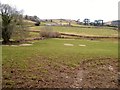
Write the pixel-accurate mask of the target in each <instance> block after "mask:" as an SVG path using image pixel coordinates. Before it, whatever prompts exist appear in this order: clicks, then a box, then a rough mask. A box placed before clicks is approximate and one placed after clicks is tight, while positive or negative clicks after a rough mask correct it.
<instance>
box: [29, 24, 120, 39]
mask: <svg viewBox="0 0 120 90" xmlns="http://www.w3.org/2000/svg"><path fill="white" fill-rule="evenodd" d="M43 27H44V26H38V27H31V28H30V30H38V31H39V30H42V28H43ZM50 28H51V29H52V30H53V31H57V32H62V33H72V34H78V35H88V36H116V37H117V36H118V31H117V30H112V29H110V28H80V27H60V26H50Z"/></svg>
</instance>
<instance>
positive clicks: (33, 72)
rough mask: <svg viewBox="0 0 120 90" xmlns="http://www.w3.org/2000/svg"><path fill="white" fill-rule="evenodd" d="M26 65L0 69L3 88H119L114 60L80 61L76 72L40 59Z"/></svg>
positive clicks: (56, 63) (116, 65)
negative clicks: (26, 66) (25, 67)
mask: <svg viewBox="0 0 120 90" xmlns="http://www.w3.org/2000/svg"><path fill="white" fill-rule="evenodd" d="M28 63H29V66H28V68H27V69H20V68H17V66H16V67H11V68H8V67H7V66H4V65H3V71H2V72H3V83H2V85H3V88H11V87H12V88H31V87H33V88H118V59H117V58H114V59H113V58H97V59H94V60H93V59H89V60H83V61H81V63H80V65H79V66H77V67H75V68H70V67H68V66H67V65H65V64H63V63H58V62H52V61H48V60H47V59H46V58H41V57H38V58H36V60H34V63H33V61H32V60H30V59H29V61H28ZM40 63H42V64H40ZM43 63H44V64H43Z"/></svg>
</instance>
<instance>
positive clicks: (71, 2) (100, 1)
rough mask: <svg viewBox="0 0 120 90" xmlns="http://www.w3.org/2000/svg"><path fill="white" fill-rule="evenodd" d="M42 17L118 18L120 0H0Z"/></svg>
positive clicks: (105, 19)
mask: <svg viewBox="0 0 120 90" xmlns="http://www.w3.org/2000/svg"><path fill="white" fill-rule="evenodd" d="M0 2H1V3H7V4H10V5H12V6H16V7H17V9H18V10H21V9H23V10H24V14H27V15H37V16H38V17H39V18H40V19H61V18H62V19H75V20H77V19H80V20H81V21H82V20H83V19H84V18H89V19H91V20H92V21H93V20H95V19H103V20H104V21H111V20H117V19H118V2H119V0H0Z"/></svg>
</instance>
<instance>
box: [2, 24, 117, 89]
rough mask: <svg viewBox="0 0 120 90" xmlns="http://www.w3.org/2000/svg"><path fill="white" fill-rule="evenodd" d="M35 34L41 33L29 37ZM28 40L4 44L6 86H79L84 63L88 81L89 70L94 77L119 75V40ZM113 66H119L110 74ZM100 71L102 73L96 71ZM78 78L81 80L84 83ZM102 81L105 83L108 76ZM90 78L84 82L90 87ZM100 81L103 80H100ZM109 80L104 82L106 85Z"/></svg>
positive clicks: (103, 32)
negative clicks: (23, 42)
mask: <svg viewBox="0 0 120 90" xmlns="http://www.w3.org/2000/svg"><path fill="white" fill-rule="evenodd" d="M43 27H44V26H38V27H29V28H30V30H42V28H43ZM51 28H52V30H53V31H57V32H63V33H73V34H80V35H89V36H90V35H96V36H117V34H118V32H117V31H116V30H112V29H108V28H80V27H60V26H51ZM31 37H32V38H34V37H39V33H36V32H30V33H29V38H31ZM25 43H26V44H30V46H20V45H3V46H2V69H3V70H2V74H3V84H2V85H3V87H15V88H21V87H33V88H34V87H37V88H41V87H48V88H49V87H50V88H51V87H58V88H59V87H62V88H63V87H65V88H66V87H67V88H68V87H72V88H74V86H75V87H77V86H76V85H78V84H76V83H75V82H76V78H78V79H79V78H80V76H81V75H80V76H79V72H81V71H79V70H81V67H82V66H84V67H82V69H83V70H84V71H85V70H87V71H85V74H84V75H85V77H84V80H86V81H87V80H89V79H88V77H87V74H86V72H89V73H88V75H91V76H92V75H95V76H94V77H96V75H97V74H98V78H101V74H102V77H103V76H104V77H106V76H109V77H112V76H114V77H115V78H116V77H117V76H115V75H116V72H117V69H116V66H117V65H116V63H117V59H118V40H117V39H109V38H108V39H62V38H49V39H44V40H36V41H35V40H34V41H30V42H25ZM97 60H98V61H97ZM94 61H95V62H94ZM85 62H86V63H85ZM82 63H83V64H82ZM106 63H107V64H106ZM101 65H102V66H101ZM110 65H111V66H112V67H115V70H114V71H111V72H110V73H111V74H110V75H109V72H108V71H109V70H108V69H109V67H110ZM79 67H80V68H79ZM103 67H105V68H103ZM76 68H77V70H76ZM107 68H108V69H107ZM99 69H100V70H99ZM98 71H99V72H98ZM96 72H98V73H97V74H96ZM91 73H92V74H91ZM76 75H78V76H76ZM111 75H112V76H111ZM106 78H108V77H106ZM78 79H77V82H80V81H79V80H78ZM94 79H95V78H93V79H92V80H93V85H90V86H91V87H93V86H94V82H96V80H94ZM84 80H83V82H84ZM90 80H91V79H90ZM100 80H101V81H102V82H103V80H104V78H102V79H100ZM111 80H113V79H110V78H108V79H107V82H105V83H106V84H108V85H110V86H111V87H112V85H113V83H108V82H111ZM86 81H85V82H84V83H85V86H87V87H88V85H87V83H88V84H90V82H89V81H87V82H86ZM71 83H72V84H71ZM97 83H99V80H98V82H97ZM105 83H104V85H106V84H105ZM71 85H73V86H71ZM80 85H81V84H80ZM100 85H101V84H95V86H98V87H100ZM104 85H102V87H103V88H104V87H105V86H104ZM83 86H84V85H83ZM79 87H80V86H79ZM113 87H116V85H113Z"/></svg>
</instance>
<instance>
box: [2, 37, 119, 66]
mask: <svg viewBox="0 0 120 90" xmlns="http://www.w3.org/2000/svg"><path fill="white" fill-rule="evenodd" d="M66 43H67V44H73V45H74V46H65V45H64V44H66ZM80 44H82V45H86V46H84V47H82V46H79V45H80ZM117 45H118V44H117V41H114V42H113V41H101V40H100V41H91V40H65V39H47V40H43V41H35V43H34V44H33V45H32V46H3V49H2V50H3V53H2V54H3V55H2V56H3V64H4V65H7V66H8V65H9V66H14V64H13V62H14V63H15V64H18V65H17V66H19V64H20V66H23V65H24V64H27V62H26V61H25V60H26V59H27V58H29V57H33V60H34V57H36V56H42V57H47V58H48V59H50V60H55V61H57V62H64V63H65V64H68V65H72V64H73V65H74V64H78V63H79V62H80V60H82V59H90V58H97V57H117V56H118V55H117V52H118V51H117V50H118V49H117ZM23 52H24V53H23Z"/></svg>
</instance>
